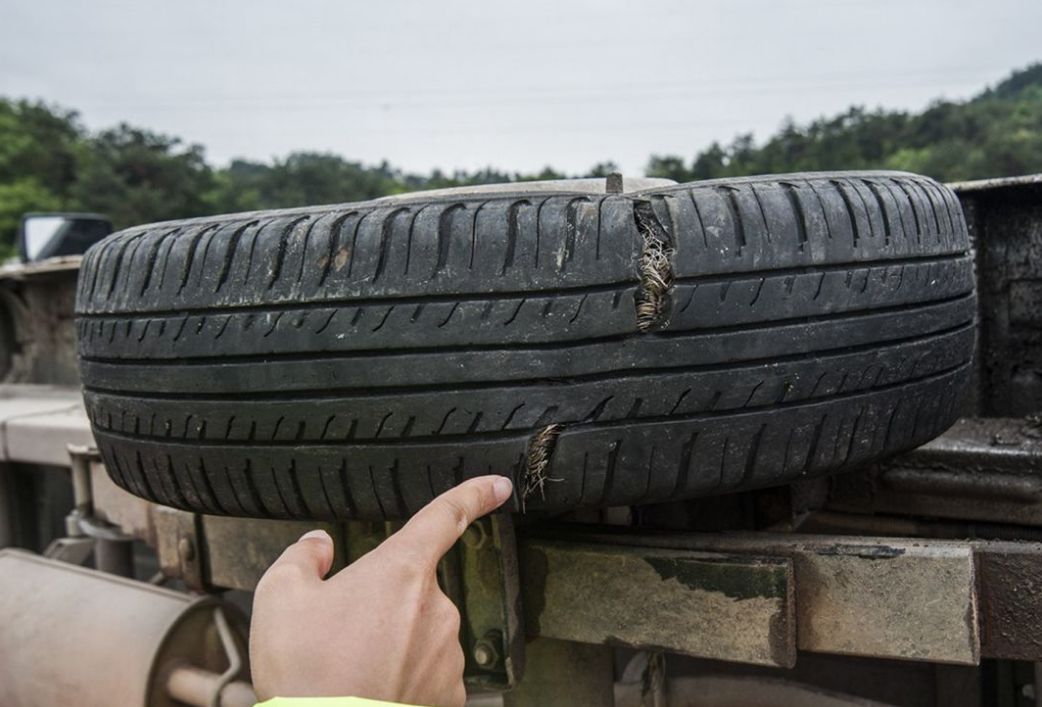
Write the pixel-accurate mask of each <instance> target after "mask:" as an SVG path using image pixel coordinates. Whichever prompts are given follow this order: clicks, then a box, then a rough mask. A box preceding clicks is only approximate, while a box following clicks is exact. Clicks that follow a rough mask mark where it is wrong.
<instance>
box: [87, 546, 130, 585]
mask: <svg viewBox="0 0 1042 707" xmlns="http://www.w3.org/2000/svg"><path fill="white" fill-rule="evenodd" d="M94 566H95V567H96V568H97V569H98V570H100V571H102V572H108V573H109V574H116V575H119V576H120V577H133V576H134V545H133V543H130V542H127V541H125V540H100V539H98V538H95V539H94Z"/></svg>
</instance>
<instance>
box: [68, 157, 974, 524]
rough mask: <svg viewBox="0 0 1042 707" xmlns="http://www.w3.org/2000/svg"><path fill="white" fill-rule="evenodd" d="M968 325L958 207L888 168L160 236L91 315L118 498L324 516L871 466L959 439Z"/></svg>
mask: <svg viewBox="0 0 1042 707" xmlns="http://www.w3.org/2000/svg"><path fill="white" fill-rule="evenodd" d="M638 312H639V316H638ZM975 313H976V299H975V293H974V273H973V262H972V257H971V254H970V251H969V241H968V237H967V232H966V225H965V222H964V220H963V216H962V211H961V209H960V207H959V203H958V201H957V200H956V198H955V196H954V195H953V193H952V192H951V191H950V190H948V189H947V188H946V187H944V186H942V185H939V184H937V183H936V182H934V181H932V180H930V179H927V178H925V177H920V176H916V175H911V174H904V173H893V172H864V173H853V172H840V173H826V174H795V175H783V176H768V177H753V178H747V179H734V180H727V181H724V180H718V181H710V182H700V183H693V184H685V185H678V186H671V187H659V188H653V189H647V190H644V191H638V192H631V193H624V194H589V193H575V192H571V193H568V192H566V191H557V192H553V191H551V192H535V191H534V192H530V193H519V192H515V193H487V194H481V193H472V194H469V195H466V194H465V195H458V194H452V195H438V194H428V195H424V194H419V195H416V196H413V197H408V198H404V199H402V198H397V199H390V200H377V201H372V202H366V203H360V204H347V205H338V206H324V207H314V208H304V209H292V210H282V211H268V212H257V213H249V214H238V215H231V216H218V217H208V218H202V219H191V220H185V221H177V222H170V223H163V224H156V225H151V226H143V227H138V228H131V229H128V230H125V231H122V232H120V233H118V234H115V235H113V236H111V237H109V238H108V239H106V240H105V241H103V242H102V243H100V244H98V245H97V246H95V247H94V248H92V249H91V250H90V251H89V252H88V254H87V255H86V257H85V259H84V261H83V266H82V270H81V276H80V282H79V291H78V298H77V314H78V322H77V327H78V336H79V354H80V357H81V358H80V366H81V373H82V378H83V384H84V395H85V399H86V405H87V410H88V414H89V416H90V419H91V423H92V425H93V429H94V434H95V438H96V440H97V444H98V447H99V449H100V450H101V453H102V455H103V457H104V460H105V462H106V466H107V468H108V470H109V473H110V474H111V475H112V478H113V479H114V480H115V482H116V483H117V484H119V485H120V486H122V487H123V488H125V489H127V490H128V491H131V492H132V493H135V494H137V495H139V496H144V497H145V498H148V499H151V500H153V501H157V502H159V503H162V504H166V505H169V506H175V507H178V508H183V509H187V510H192V511H197V512H202V513H211V514H231V515H239V516H255V517H274V518H315V519H320V518H321V519H338V518H365V519H381V518H395V517H404V516H408V515H409V514H411V513H413V512H415V511H416V510H417V509H418V508H420V507H421V506H422V505H424V504H425V503H427V502H428V501H429V500H430V499H431V498H432V497H433V496H434V495H436V494H438V493H440V492H441V491H443V490H445V489H447V488H449V487H451V486H452V485H454V484H456V483H458V482H460V481H461V480H462V479H464V478H467V477H471V476H475V475H480V474H486V473H489V472H499V473H506V474H510V475H511V476H513V477H514V479H515V482H516V486H517V488H518V493H517V496H518V498H516V502H517V506H518V507H520V506H522V505H523V506H524V507H525V509H526V510H532V509H545V510H551V511H557V510H563V509H568V508H572V507H576V506H614V505H628V504H646V503H654V502H659V501H665V500H669V499H680V498H688V497H695V496H702V495H712V494H719V493H723V492H730V491H735V490H740V489H750V488H755V487H762V486H769V485H777V484H782V483H785V482H789V481H793V480H796V479H801V478H804V477H808V476H816V475H821V474H826V473H831V472H836V471H840V470H843V469H847V468H851V467H854V466H857V465H862V464H865V463H868V462H872V461H875V460H877V459H880V458H882V457H884V456H886V455H890V454H894V453H896V452H900V451H903V450H907V449H910V448H913V447H915V446H917V445H919V444H921V443H923V442H925V441H927V440H929V439H930V438H932V437H934V436H936V435H937V434H939V433H940V432H942V431H943V430H944V429H946V428H947V427H948V426H949V425H950V424H951V423H952V422H953V421H954V420H955V418H956V416H957V411H958V407H959V401H960V396H961V394H962V392H963V390H964V389H965V388H966V386H967V383H968V380H969V376H970V366H971V357H972V354H973V344H974V334H975V316H976V315H975Z"/></svg>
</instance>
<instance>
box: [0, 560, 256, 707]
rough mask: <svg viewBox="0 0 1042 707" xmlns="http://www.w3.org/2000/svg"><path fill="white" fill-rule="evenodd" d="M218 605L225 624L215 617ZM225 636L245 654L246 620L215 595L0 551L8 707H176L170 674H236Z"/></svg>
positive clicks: (1, 695)
mask: <svg viewBox="0 0 1042 707" xmlns="http://www.w3.org/2000/svg"><path fill="white" fill-rule="evenodd" d="M218 608H220V610H221V612H222V614H223V615H224V616H226V617H227V618H228V619H229V621H228V622H227V624H228V625H227V626H226V627H225V630H222V628H221V627H220V626H218V625H217V624H216V623H215V609H218ZM222 633H224V634H226V636H225V637H222ZM225 638H227V641H230V642H231V643H232V644H234V649H235V653H236V654H238V655H240V656H241V655H245V646H246V619H245V617H244V616H242V614H241V612H239V611H238V610H236V609H235V608H234V607H233V606H231V605H227V604H224V603H223V602H220V601H219V600H217V599H216V598H214V597H193V596H190V595H187V594H181V593H178V592H174V591H170V590H168V589H162V588H159V587H156V586H153V585H151V584H146V583H144V582H135V581H132V580H130V579H126V578H123V577H117V576H115V575H112V574H106V573H104V572H98V571H95V570H90V569H86V568H83V567H78V566H74V565H70V564H67V563H64V562H57V561H54V560H48V559H45V558H43V557H40V556H39V555H34V554H31V553H27V552H22V551H20V550H11V549H8V550H3V551H0V705H17V706H18V707H44V706H45V705H46V706H50V705H58V704H65V703H67V702H69V699H70V696H74V697H75V702H76V705H77V707H110V706H111V705H120V706H121V707H123V706H125V707H175V705H176V704H177V703H175V702H174V700H173V698H171V697H170V695H169V694H168V692H167V676H168V675H169V674H170V671H171V670H172V669H173V668H175V667H177V666H182V665H191V666H194V667H195V668H196V669H198V670H203V671H207V672H210V673H212V674H213V675H214V676H216V677H215V678H214V679H215V681H216V682H215V684H216V685H217V686H218V688H219V687H220V685H221V683H222V681H223V682H225V683H229V684H230V678H234V677H237V676H234V675H232V676H229V675H228V673H227V668H228V667H229V666H230V665H232V664H233V663H235V662H236V661H235V660H234V658H233V656H228V655H226V653H227V652H228V649H227V648H225V649H222V646H223V645H227V641H226V640H224V639H225ZM239 663H240V666H241V665H242V663H243V661H242V660H241V658H240V659H239ZM240 688H241V686H239V687H235V688H224V689H222V690H220V694H223V693H224V692H225V691H226V690H229V689H230V690H231V692H230V693H229V694H236V695H241V694H242V690H241V689H240ZM211 698H212V696H211ZM202 704H203V705H209V704H210V702H205V703H202ZM222 704H224V705H228V704H230V703H227V702H223V703H222Z"/></svg>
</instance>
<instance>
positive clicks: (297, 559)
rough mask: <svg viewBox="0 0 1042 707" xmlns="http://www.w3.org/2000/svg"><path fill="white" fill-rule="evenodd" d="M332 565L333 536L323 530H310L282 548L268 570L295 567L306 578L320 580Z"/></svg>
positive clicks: (280, 570)
mask: <svg viewBox="0 0 1042 707" xmlns="http://www.w3.org/2000/svg"><path fill="white" fill-rule="evenodd" d="M332 566H333V538H331V537H329V533H327V532H326V531H324V530H312V531H309V532H307V533H304V534H303V535H302V536H300V540H298V541H297V542H295V543H293V544H292V545H290V546H289V547H287V548H286V549H285V550H283V551H282V554H281V555H279V558H278V559H277V560H275V562H274V563H272V565H271V567H269V568H268V572H269V573H271V572H272V571H273V570H274V571H278V572H282V571H285V570H287V569H295V570H297V571H298V572H299V573H300V575H301V576H302V577H304V578H306V579H317V580H321V579H322V578H323V577H325V576H326V575H327V574H329V569H330V568H331V567H332Z"/></svg>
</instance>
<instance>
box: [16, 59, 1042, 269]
mask: <svg viewBox="0 0 1042 707" xmlns="http://www.w3.org/2000/svg"><path fill="white" fill-rule="evenodd" d="M870 168H887V169H902V170H908V171H912V172H920V173H923V174H929V175H931V176H933V177H936V178H938V179H942V180H959V179H972V178H981V177H994V176H1004V175H1015V174H1024V173H1029V172H1039V171H1042V64H1038V65H1035V66H1032V67H1029V68H1027V69H1025V70H1023V71H1019V72H1015V73H1014V74H1012V75H1011V76H1010V77H1009V78H1008V79H1006V80H1005V81H1003V82H1002V83H1000V84H999V85H997V86H995V87H994V88H990V89H988V90H985V91H984V92H982V93H981V94H980V95H979V96H977V97H976V98H974V99H972V100H970V101H966V102H952V101H939V102H937V103H934V104H933V105H931V106H930V107H929V108H928V109H927V110H925V111H923V112H922V113H918V114H911V113H907V112H901V111H884V110H881V109H876V110H868V109H866V108H864V107H859V106H855V107H851V108H850V109H848V110H847V111H846V112H844V113H842V114H840V115H837V116H834V117H831V118H820V119H818V120H815V121H813V122H811V123H809V124H807V125H797V124H796V123H794V122H793V121H791V120H788V121H786V122H785V123H784V124H783V125H782V126H781V127H780V129H779V130H778V132H777V134H775V135H774V136H773V137H771V138H770V139H768V140H767V141H766V142H764V143H763V144H762V145H758V144H757V143H756V141H755V140H754V139H753V136H752V135H749V134H744V135H738V136H737V137H736V138H734V139H733V140H732V141H731V142H730V143H728V144H726V145H722V144H720V143H717V142H714V143H713V144H711V145H709V146H708V147H707V148H705V149H704V150H702V151H701V152H699V153H697V154H696V155H695V156H694V157H693V158H692V159H691V160H690V161H687V160H686V158H684V157H680V156H676V155H661V156H654V157H652V158H651V160H650V162H649V164H648V168H647V172H648V174H649V175H651V176H662V177H669V178H671V179H675V180H677V181H690V180H693V179H711V178H715V177H726V176H739V175H745V174H758V173H771V172H789V171H813V170H824V169H870ZM615 169H616V167H615V165H614V164H612V163H610V162H603V163H600V164H597V165H594V166H593V167H592V168H591V169H590V170H589V171H588V172H587V175H586V176H597V177H603V176H605V175H606V174H608V173H609V172H611V171H614V170H615ZM565 176H566V175H564V174H562V173H560V172H558V171H556V170H554V169H553V168H551V167H546V168H544V169H543V170H542V171H541V172H539V173H534V174H520V173H516V172H504V171H501V170H495V169H492V168H486V169H482V170H478V171H474V172H465V171H455V172H452V173H451V174H448V173H445V172H442V171H440V170H434V171H432V172H431V173H430V174H425V175H421V174H409V173H405V172H402V171H401V170H399V169H397V168H395V167H393V166H392V165H389V164H387V163H386V162H383V163H381V164H378V165H365V164H362V163H359V162H352V161H349V160H345V159H343V158H342V157H339V156H337V155H333V154H324V153H315V152H296V153H293V154H290V155H289V156H287V157H286V158H284V159H276V160H273V161H272V162H271V163H263V162H253V161H247V160H234V161H233V162H232V163H231V164H229V165H228V166H227V167H223V168H214V167H212V166H210V165H209V164H207V162H206V159H205V154H204V151H203V148H202V147H201V146H199V145H194V144H188V145H186V144H184V143H182V142H181V141H180V140H179V139H177V138H175V137H171V136H167V135H162V134H158V133H154V132H151V131H149V130H145V129H142V128H138V127H133V126H130V125H126V124H123V125H119V126H117V127H115V128H112V129H109V130H104V131H101V132H99V133H90V132H89V131H87V130H86V129H85V128H84V126H83V125H82V124H81V123H80V120H79V118H78V116H77V114H76V113H75V112H71V111H67V110H64V109H62V108H58V107H54V106H49V105H47V104H44V103H39V102H30V101H25V100H9V99H3V98H0V256H2V255H5V254H7V253H9V252H10V251H11V248H12V245H13V243H14V238H15V234H16V232H17V228H18V223H19V221H20V218H21V215H22V214H23V213H25V212H29V211H58V210H64V211H98V212H102V213H106V214H108V215H109V216H110V217H111V219H112V221H113V223H114V225H115V226H116V227H117V228H123V227H125V226H129V225H133V224H136V223H145V222H150V221H161V220H167V219H175V218H182V217H187V216H200V215H206V214H211V213H221V212H234V211H249V210H256V209H268V208H277V207H289V206H301V205H306V204H323V203H339V202H347V201H355V200H360V199H369V198H373V197H377V196H383V195H386V194H396V193H401V192H406V191H414V190H417V189H439V188H445V187H454V186H465V185H475V184H488V183H495V182H504V181H524V180H531V179H561V178H564V177H565Z"/></svg>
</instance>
